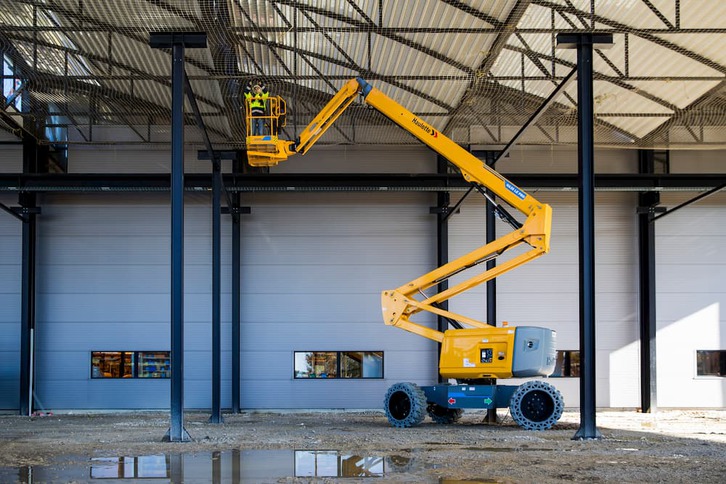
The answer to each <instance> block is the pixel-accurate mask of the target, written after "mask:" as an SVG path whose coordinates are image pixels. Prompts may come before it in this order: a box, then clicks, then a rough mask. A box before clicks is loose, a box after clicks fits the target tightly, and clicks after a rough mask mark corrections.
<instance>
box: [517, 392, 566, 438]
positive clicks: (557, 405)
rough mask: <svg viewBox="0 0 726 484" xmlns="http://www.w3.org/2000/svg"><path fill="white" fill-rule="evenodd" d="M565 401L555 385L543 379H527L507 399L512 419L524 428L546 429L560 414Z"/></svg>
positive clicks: (555, 421)
mask: <svg viewBox="0 0 726 484" xmlns="http://www.w3.org/2000/svg"><path fill="white" fill-rule="evenodd" d="M564 409H565V401H564V400H563V399H562V394H561V393H560V391H559V390H557V389H556V388H555V387H553V386H552V385H550V384H549V383H545V382H543V381H537V380H533V381H528V382H527V383H524V384H523V385H521V386H519V387H518V388H517V389H516V390H515V391H514V394H513V395H512V398H511V399H510V400H509V411H510V413H511V414H512V418H513V419H514V421H515V422H516V423H517V425H519V426H520V427H522V428H523V429H526V430H547V429H550V428H552V426H553V425H554V424H556V423H557V421H558V420H559V419H560V417H561V416H562V411H563V410H564Z"/></svg>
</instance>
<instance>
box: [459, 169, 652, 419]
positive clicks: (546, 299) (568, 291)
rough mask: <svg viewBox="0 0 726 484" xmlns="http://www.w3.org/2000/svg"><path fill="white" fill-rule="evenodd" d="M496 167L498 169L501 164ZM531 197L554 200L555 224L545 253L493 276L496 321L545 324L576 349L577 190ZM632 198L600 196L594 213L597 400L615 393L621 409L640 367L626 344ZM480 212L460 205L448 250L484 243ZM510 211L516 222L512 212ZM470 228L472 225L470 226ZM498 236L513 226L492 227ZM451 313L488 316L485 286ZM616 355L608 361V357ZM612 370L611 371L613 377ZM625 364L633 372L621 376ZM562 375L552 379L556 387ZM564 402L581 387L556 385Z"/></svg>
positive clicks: (633, 284)
mask: <svg viewBox="0 0 726 484" xmlns="http://www.w3.org/2000/svg"><path fill="white" fill-rule="evenodd" d="M499 168H500V169H501V167H499ZM536 197H537V198H538V199H539V200H540V201H542V202H545V203H549V204H551V205H552V209H553V224H552V239H551V250H550V253H548V254H546V255H544V256H542V257H540V258H539V259H537V260H535V261H532V262H530V263H528V264H526V265H524V266H522V267H519V268H517V269H514V270H512V271H510V272H508V273H506V274H504V275H502V276H501V277H499V278H498V279H497V316H498V321H497V324H498V325H501V322H502V321H508V322H509V323H510V325H520V326H523V325H532V326H544V327H548V328H552V329H554V330H556V331H557V345H558V348H559V349H561V350H578V349H579V256H578V222H577V217H578V209H577V194H576V193H565V194H563V193H552V192H543V193H539V194H536ZM635 202H636V200H635V196H634V195H633V194H629V193H597V194H596V210H595V257H596V260H595V290H596V301H595V311H596V321H595V324H596V332H597V333H596V334H597V337H596V340H597V348H598V356H597V357H596V366H597V370H598V372H599V373H598V375H599V379H598V382H597V385H598V391H597V399H598V400H597V405H599V406H607V405H608V404H609V403H608V402H610V401H611V400H612V399H613V398H615V397H613V396H614V395H617V397H616V398H615V399H616V400H617V401H618V406H630V407H635V406H638V404H639V398H640V393H639V389H638V387H637V386H636V387H635V388H634V387H633V385H632V384H631V383H630V380H631V376H632V369H633V368H635V369H636V374H637V368H639V359H638V353H637V351H635V352H633V351H632V350H629V351H624V350H623V349H624V348H631V346H630V345H631V344H632V343H633V341H636V340H634V338H637V335H638V329H637V328H638V313H637V270H638V267H637V258H636V256H635V254H637V251H636V248H637V245H636V244H637V240H636V236H637V234H636V231H635V228H636V225H635V222H636V220H635ZM484 213H485V212H484V209H483V204H482V203H481V201H480V200H477V199H476V198H472V199H470V200H467V201H466V202H465V203H464V205H463V206H462V209H461V213H460V214H459V215H456V216H454V218H453V220H454V221H453V222H452V224H451V229H450V235H451V237H452V242H451V244H450V250H451V252H454V254H455V255H459V254H463V253H464V252H465V251H467V250H472V249H473V248H475V247H477V246H481V245H483V244H484V241H485V239H486V233H485V230H484ZM512 213H513V215H515V217H517V218H518V219H519V220H522V216H519V214H517V213H516V212H514V211H512ZM472 227H473V228H474V229H473V230H472ZM496 229H497V236H502V235H504V234H506V233H508V232H509V231H511V229H510V228H508V227H507V226H505V225H504V224H502V223H499V224H498V225H497V228H496ZM450 308H451V309H452V311H454V312H457V313H460V314H464V315H471V316H473V317H475V318H478V319H481V320H483V318H484V317H485V315H486V296H485V287H484V286H483V285H482V286H480V287H478V288H477V290H476V291H471V292H468V293H466V294H464V295H462V296H459V297H457V298H455V299H453V300H452V301H451V305H450ZM611 354H617V364H615V365H614V366H611V364H610V361H609V360H610V355H611ZM611 368H612V372H614V374H613V375H610V373H611ZM622 368H629V369H630V370H631V372H630V373H622V371H621V369H622ZM559 381H563V380H554V382H555V384H557V383H558V382H559ZM561 391H563V392H565V393H564V397H565V401H566V402H568V403H567V405H568V406H569V405H570V403H569V402H571V401H579V394H578V395H574V394H573V393H572V392H573V391H576V392H579V387H577V386H574V387H573V386H570V385H564V386H563V389H562V390H561Z"/></svg>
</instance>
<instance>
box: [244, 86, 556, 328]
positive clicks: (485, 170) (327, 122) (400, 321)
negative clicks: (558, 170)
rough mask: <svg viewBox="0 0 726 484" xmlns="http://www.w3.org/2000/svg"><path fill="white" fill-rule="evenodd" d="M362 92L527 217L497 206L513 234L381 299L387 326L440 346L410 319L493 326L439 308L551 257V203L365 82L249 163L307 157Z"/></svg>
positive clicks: (258, 148)
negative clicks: (424, 316)
mask: <svg viewBox="0 0 726 484" xmlns="http://www.w3.org/2000/svg"><path fill="white" fill-rule="evenodd" d="M358 94H361V95H362V96H363V99H364V101H365V103H366V104H368V105H370V106H372V107H373V108H375V109H376V110H378V111H379V112H380V113H381V114H383V115H384V116H386V117H387V118H388V119H390V120H392V121H393V122H395V123H396V124H398V125H399V126H400V127H402V128H403V129H405V130H406V131H408V132H409V133H411V134H412V135H413V136H415V137H416V138H418V139H419V140H420V141H422V142H423V143H424V144H426V145H427V146H428V147H429V148H431V149H432V150H434V151H436V152H437V153H439V154H440V155H441V156H443V157H444V158H446V159H447V160H448V161H449V162H451V163H452V164H453V165H455V166H456V167H457V168H458V169H459V170H460V171H461V173H462V175H463V176H464V179H466V180H467V181H469V182H471V183H472V184H474V186H476V187H477V188H479V189H480V191H481V192H482V193H484V190H483V189H484V188H488V189H489V190H491V192H492V193H494V194H495V195H496V196H497V197H499V198H500V199H502V200H504V201H505V202H506V203H507V204H508V205H510V206H512V207H514V208H515V209H517V210H519V211H520V212H521V213H522V214H524V215H525V217H526V220H525V221H524V222H523V223H519V222H517V221H516V219H515V218H514V217H513V216H511V215H510V214H509V213H508V212H507V211H506V209H505V208H504V207H503V206H501V205H499V204H497V203H494V204H495V210H496V211H497V213H498V214H499V216H500V217H501V218H502V219H503V220H504V221H505V222H507V223H509V224H510V225H511V226H512V227H513V229H514V230H513V231H512V232H510V233H508V234H506V235H504V236H502V237H499V238H498V239H496V240H494V241H493V242H490V243H488V244H486V245H484V246H483V247H480V248H478V249H475V250H474V251H472V252H470V253H468V254H466V255H463V256H461V257H459V258H457V259H455V260H453V261H451V262H449V263H447V264H445V265H443V266H441V267H439V268H437V269H435V270H433V271H431V272H429V273H427V274H424V275H423V276H421V277H419V278H417V279H414V280H413V281H410V282H408V283H406V284H404V285H402V286H400V287H398V288H397V289H394V290H389V291H384V292H383V293H382V295H381V303H382V309H383V317H384V322H385V323H386V324H388V325H392V326H397V327H400V328H401V329H405V330H407V331H410V332H412V333H415V334H418V335H421V336H424V337H426V338H429V339H432V340H434V341H438V342H442V341H443V339H444V333H442V332H440V331H437V330H434V329H431V328H429V327H426V326H423V325H421V324H418V323H415V322H412V321H411V320H410V319H411V317H412V316H413V315H415V314H416V313H418V312H420V311H427V312H430V313H433V314H437V315H440V316H444V317H445V318H448V319H451V320H455V321H458V322H460V323H463V324H466V325H469V326H473V327H475V328H487V327H489V326H488V325H487V324H486V323H484V322H481V321H477V320H475V319H471V318H469V317H466V316H463V315H460V314H455V313H452V312H450V311H448V310H444V309H441V308H440V306H439V305H440V303H442V302H444V301H447V300H449V299H451V298H452V297H454V296H456V295H458V294H461V293H462V292H465V291H467V290H469V289H471V288H473V287H476V286H478V285H480V284H483V283H484V282H487V281H489V280H491V279H494V278H496V277H498V276H500V275H502V274H504V273H506V272H508V271H510V270H512V269H514V268H516V267H519V266H521V265H522V264H525V263H527V262H529V261H531V260H533V259H535V258H537V257H539V256H541V255H543V254H545V253H547V252H548V251H549V243H550V232H551V225H552V209H551V207H550V206H549V205H547V204H544V203H541V202H539V201H537V200H536V199H535V198H534V197H532V196H531V195H529V194H528V193H525V192H524V191H523V190H521V189H520V188H518V187H517V186H516V185H514V184H513V183H512V182H510V181H509V180H507V179H506V178H505V177H503V176H502V175H501V174H499V173H498V172H496V171H495V170H493V169H491V168H489V167H488V166H486V164H485V163H483V162H482V161H481V160H480V159H478V158H477V157H476V156H474V155H472V154H471V153H470V152H468V151H467V150H465V149H464V148H462V147H461V146H459V145H458V144H456V143H455V142H454V141H452V140H451V139H449V138H448V137H446V136H444V134H443V133H441V132H440V131H438V130H436V129H434V128H433V127H432V126H431V125H429V124H428V123H426V122H425V121H423V120H422V119H420V118H419V117H418V116H416V115H415V114H413V113H411V112H410V111H408V110H407V109H406V108H404V107H403V106H401V105H400V104H398V103H397V102H395V101H393V100H392V99H391V98H389V97H388V96H386V95H385V94H383V93H382V92H381V91H380V90H378V89H376V88H375V87H373V86H371V85H370V84H368V82H366V81H365V80H363V79H361V78H356V79H351V80H350V81H348V82H347V83H346V84H345V86H343V88H342V89H341V90H340V91H338V93H337V94H336V95H335V96H334V97H333V98H332V99H331V100H330V101H329V102H328V104H327V105H326V106H325V107H324V108H323V110H322V111H321V112H320V113H319V114H318V115H317V116H316V117H315V118H314V119H313V121H312V122H311V123H310V124H309V125H308V126H307V127H306V128H305V129H304V130H303V131H302V133H301V134H300V137H299V138H298V139H297V140H296V141H294V142H293V141H288V140H280V139H277V138H272V139H268V140H255V139H251V140H250V139H248V159H249V162H250V164H252V165H257V166H260V165H263V166H270V165H276V164H277V163H279V162H281V161H284V160H286V159H287V158H288V157H289V156H291V155H293V154H305V153H306V152H307V151H308V150H309V149H310V148H311V147H312V146H313V145H314V144H315V142H316V141H317V140H318V139H319V138H320V137H321V136H322V135H323V134H324V133H325V131H326V130H327V129H328V128H330V126H331V125H332V124H333V123H334V122H335V120H337V119H338V117H339V116H340V115H341V114H342V113H343V112H344V111H345V110H346V109H347V108H348V107H349V106H350V104H351V103H352V102H353V101H354V100H355V98H356V97H357V96H358ZM268 138H269V137H268ZM492 201H493V200H492ZM493 202H494V201H493ZM521 244H527V245H529V249H528V250H526V251H525V252H523V253H521V254H519V255H516V256H514V257H512V258H510V259H508V260H506V261H504V262H502V263H500V264H498V265H496V266H495V267H493V268H491V269H489V270H485V271H484V272H481V273H479V274H477V275H474V276H472V277H469V278H468V279H466V280H464V281H462V282H459V283H458V284H456V285H454V286H452V287H449V288H448V289H446V290H444V291H442V292H439V293H437V294H434V295H432V296H426V295H425V293H424V291H426V290H427V289H431V288H435V286H437V285H438V284H439V283H440V282H442V281H445V280H447V279H449V278H451V277H452V276H454V275H456V274H459V273H461V272H463V271H466V270H468V269H470V268H473V267H475V266H477V265H479V264H481V263H483V262H486V261H488V260H491V259H494V258H497V257H499V256H501V255H502V254H504V253H505V252H506V251H508V250H511V249H513V248H515V247H517V246H519V245H521ZM421 294H423V296H419V297H422V299H416V297H415V296H417V295H421Z"/></svg>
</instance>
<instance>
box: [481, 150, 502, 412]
mask: <svg viewBox="0 0 726 484" xmlns="http://www.w3.org/2000/svg"><path fill="white" fill-rule="evenodd" d="M500 158H501V154H500V155H499V156H497V153H495V152H493V151H487V152H486V154H485V160H486V164H487V165H488V166H490V167H492V168H494V164H495V163H496V162H497V161H499V159H500ZM487 194H488V195H489V196H490V197H491V199H489V198H487V200H486V221H485V224H486V243H487V244H489V243H490V242H494V240H496V238H497V237H496V235H497V230H496V218H497V217H496V205H495V204H494V203H492V200H494V197H496V194H495V193H494V192H493V191H491V190H489V189H487ZM496 265H497V260H496V258H493V259H489V260H488V261H486V269H487V271H489V270H492V269H494V268H495V267H496ZM486 294H487V324H488V325H489V326H496V325H497V279H496V278H494V279H490V280H488V281H487V283H486ZM496 383H497V380H496V378H492V379H491V381H490V384H491V385H496ZM486 420H487V422H489V423H491V424H494V423H496V422H497V410H496V409H495V408H492V409H489V410H487V415H486Z"/></svg>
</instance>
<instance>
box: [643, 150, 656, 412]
mask: <svg viewBox="0 0 726 484" xmlns="http://www.w3.org/2000/svg"><path fill="white" fill-rule="evenodd" d="M653 155H654V153H653V151H651V150H647V151H646V150H640V151H639V152H638V165H639V172H640V173H653V172H654V170H655V166H654V165H655V164H654V158H653ZM659 203H660V193H658V192H642V193H640V194H639V195H638V272H639V275H640V277H639V290H638V296H639V301H640V304H639V306H640V309H639V316H640V318H639V319H640V408H641V411H642V412H643V413H652V412H655V411H656V410H657V407H658V405H657V392H656V347H655V335H656V319H655V304H656V301H655V223H653V215H654V213H655V211H656V206H657V205H658V204H659Z"/></svg>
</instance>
